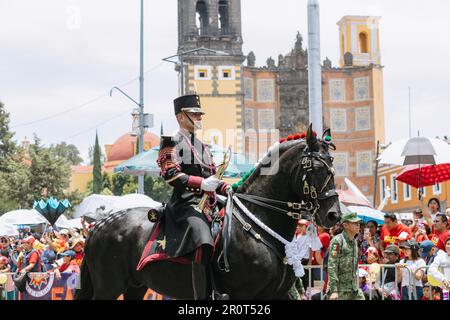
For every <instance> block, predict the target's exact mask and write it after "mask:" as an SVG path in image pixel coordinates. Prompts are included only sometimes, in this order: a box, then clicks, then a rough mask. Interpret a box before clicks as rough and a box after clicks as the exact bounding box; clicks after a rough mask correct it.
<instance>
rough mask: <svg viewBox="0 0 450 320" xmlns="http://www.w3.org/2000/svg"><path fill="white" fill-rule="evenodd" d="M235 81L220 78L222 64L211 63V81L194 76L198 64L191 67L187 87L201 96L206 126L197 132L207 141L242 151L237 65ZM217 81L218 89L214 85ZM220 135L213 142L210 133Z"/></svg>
mask: <svg viewBox="0 0 450 320" xmlns="http://www.w3.org/2000/svg"><path fill="white" fill-rule="evenodd" d="M233 68H234V75H235V78H234V80H219V74H218V73H219V72H220V71H219V66H217V67H216V68H214V67H213V66H211V72H212V73H214V71H215V72H216V74H215V75H214V74H212V75H211V80H201V79H197V80H196V79H195V66H193V65H189V67H188V79H189V84H188V88H189V91H190V93H196V94H198V95H200V101H201V104H202V110H204V112H205V113H206V114H205V115H204V116H203V129H202V130H199V131H198V132H197V134H198V136H199V137H200V138H201V140H202V141H204V142H205V143H213V144H216V143H217V144H219V146H221V147H224V148H226V147H228V146H229V145H231V146H232V150H233V152H242V150H243V142H242V135H241V134H240V130H241V123H242V102H241V97H240V93H241V91H242V90H241V66H239V65H235V66H233ZM214 83H216V91H215V88H214ZM212 135H213V136H219V139H218V141H213V140H212V139H211V136H212Z"/></svg>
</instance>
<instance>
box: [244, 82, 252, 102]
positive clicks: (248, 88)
mask: <svg viewBox="0 0 450 320" xmlns="http://www.w3.org/2000/svg"><path fill="white" fill-rule="evenodd" d="M244 92H245V100H253V79H251V78H244Z"/></svg>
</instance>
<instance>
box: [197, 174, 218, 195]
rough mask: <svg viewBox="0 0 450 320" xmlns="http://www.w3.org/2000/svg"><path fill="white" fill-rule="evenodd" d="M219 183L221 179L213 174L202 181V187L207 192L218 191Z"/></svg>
mask: <svg viewBox="0 0 450 320" xmlns="http://www.w3.org/2000/svg"><path fill="white" fill-rule="evenodd" d="M219 183H220V180H219V179H217V178H216V177H214V176H211V177H209V178H207V179H204V180H203V181H202V185H201V188H202V190H204V191H206V192H213V191H216V189H217V187H218V186H219Z"/></svg>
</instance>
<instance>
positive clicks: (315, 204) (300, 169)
mask: <svg viewBox="0 0 450 320" xmlns="http://www.w3.org/2000/svg"><path fill="white" fill-rule="evenodd" d="M301 159H302V160H301V162H300V164H299V165H298V166H296V167H295V168H294V170H293V171H294V172H295V174H294V175H293V177H294V184H293V185H294V186H295V185H296V183H297V182H298V181H299V180H300V181H301V186H300V188H301V191H302V194H303V195H304V196H306V197H307V198H308V200H309V201H307V202H305V201H302V203H295V202H285V201H280V200H273V199H268V198H264V197H258V196H255V195H250V194H240V193H236V194H235V196H236V197H238V198H240V199H242V200H245V201H247V202H251V203H253V204H256V205H258V206H260V207H263V208H266V209H270V210H271V211H275V212H279V213H283V214H286V215H287V216H289V217H291V218H292V219H294V220H300V219H302V214H301V213H302V212H307V213H309V214H311V215H312V216H313V217H315V216H316V214H317V211H318V210H319V208H320V204H319V201H322V200H326V199H328V198H331V197H334V196H337V195H338V194H337V192H336V190H335V189H334V188H333V189H330V190H326V191H325V188H326V187H327V186H328V184H329V183H330V181H331V179H332V178H333V176H334V169H333V168H332V167H330V166H329V165H328V163H327V162H326V159H327V158H325V155H324V154H323V153H321V152H309V151H308V150H305V151H303V154H302V156H301ZM313 160H317V161H320V162H321V163H323V164H324V165H325V167H326V168H327V171H328V174H327V177H326V179H325V182H324V184H323V186H322V187H320V189H319V188H317V186H315V185H314V183H313V182H312V179H311V174H310V173H312V172H313V170H314V161H313ZM300 175H302V177H301V179H299V177H300ZM317 189H319V191H317ZM283 207H284V208H288V210H286V209H282V208H283ZM295 211H298V212H295ZM319 219H320V218H319Z"/></svg>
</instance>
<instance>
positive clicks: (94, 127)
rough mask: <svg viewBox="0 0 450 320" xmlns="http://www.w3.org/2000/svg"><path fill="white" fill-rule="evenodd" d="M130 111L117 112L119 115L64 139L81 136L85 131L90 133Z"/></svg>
mask: <svg viewBox="0 0 450 320" xmlns="http://www.w3.org/2000/svg"><path fill="white" fill-rule="evenodd" d="M130 112H131V111H130V110H127V111H126V112H122V113H120V114H117V115H115V116H114V117H112V118H109V119H108V120H106V121H103V122H101V123H99V124H96V125H95V126H92V127H90V128H88V129H85V130H83V131H80V132H78V133H76V134H74V135H72V136H70V137H67V138H64V139H62V141H66V140H70V139H73V138H75V137H78V136H81V135H82V134H85V133H88V132H89V131H91V130H94V129H97V128H99V127H101V126H103V125H104V124H106V123H108V122H110V121H112V120H114V119H117V118H119V117H121V116H123V115H125V114H127V113H130Z"/></svg>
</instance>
